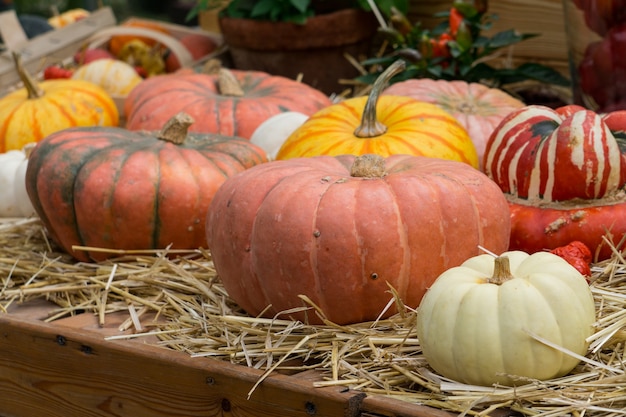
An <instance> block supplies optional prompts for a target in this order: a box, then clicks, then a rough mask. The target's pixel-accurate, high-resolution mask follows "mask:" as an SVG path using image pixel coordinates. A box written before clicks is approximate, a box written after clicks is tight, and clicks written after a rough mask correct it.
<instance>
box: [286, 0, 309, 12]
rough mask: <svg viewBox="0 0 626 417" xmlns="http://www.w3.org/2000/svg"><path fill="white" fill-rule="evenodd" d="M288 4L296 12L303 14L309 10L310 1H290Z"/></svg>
mask: <svg viewBox="0 0 626 417" xmlns="http://www.w3.org/2000/svg"><path fill="white" fill-rule="evenodd" d="M290 3H291V5H292V6H293V7H294V8H295V9H296V10H298V11H299V12H301V13H304V12H306V10H307V9H308V8H309V4H310V3H311V0H291V1H290Z"/></svg>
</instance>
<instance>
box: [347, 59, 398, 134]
mask: <svg viewBox="0 0 626 417" xmlns="http://www.w3.org/2000/svg"><path fill="white" fill-rule="evenodd" d="M404 68H406V63H405V62H404V61H403V60H401V59H398V60H396V61H394V62H393V64H391V65H389V66H388V67H387V69H386V70H385V71H383V73H382V74H380V75H379V76H378V78H377V79H376V81H375V82H374V85H373V86H372V91H371V92H370V94H369V96H368V97H367V101H366V102H365V108H364V110H363V116H362V118H361V124H360V125H359V126H357V128H356V129H355V130H354V135H355V136H356V137H359V138H373V137H376V136H380V135H383V134H384V133H385V132H387V126H385V125H384V124H382V123H380V122H379V121H378V119H377V117H376V104H377V103H378V97H380V94H381V93H382V92H383V90H384V89H385V87H386V86H387V84H388V83H389V80H391V78H392V77H393V76H394V75H396V74H397V73H399V72H401V71H403V70H404Z"/></svg>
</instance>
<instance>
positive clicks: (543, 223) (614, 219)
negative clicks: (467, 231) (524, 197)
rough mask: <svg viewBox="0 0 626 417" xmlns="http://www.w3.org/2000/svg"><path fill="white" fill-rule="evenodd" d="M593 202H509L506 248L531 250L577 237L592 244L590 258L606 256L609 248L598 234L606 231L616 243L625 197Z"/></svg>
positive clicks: (622, 232)
mask: <svg viewBox="0 0 626 417" xmlns="http://www.w3.org/2000/svg"><path fill="white" fill-rule="evenodd" d="M578 203H582V201H579V202H578ZM597 204H598V202H597V201H594V202H593V204H587V205H585V204H579V205H578V206H576V205H572V206H571V207H569V208H568V207H563V206H561V207H554V208H549V207H537V206H532V205H529V204H522V203H520V202H510V210H511V242H510V249H511V250H517V249H519V250H523V251H527V252H529V253H533V252H539V251H543V250H546V249H554V248H558V247H560V246H565V245H567V244H569V243H571V242H572V241H576V240H577V241H580V242H583V243H584V244H585V245H586V246H587V247H589V248H592V250H593V251H594V253H593V256H594V259H596V260H604V259H609V258H610V257H611V256H612V255H613V251H612V249H611V246H610V244H609V243H607V242H605V241H604V240H603V239H602V237H603V236H606V235H607V233H608V234H609V235H608V236H610V237H611V238H612V240H613V244H615V245H617V244H618V243H620V239H622V238H623V237H624V236H626V222H624V221H623V219H625V218H626V201H621V202H619V201H617V202H616V201H613V202H606V203H605V204H604V205H597ZM620 249H623V247H620Z"/></svg>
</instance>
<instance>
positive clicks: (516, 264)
mask: <svg viewBox="0 0 626 417" xmlns="http://www.w3.org/2000/svg"><path fill="white" fill-rule="evenodd" d="M594 322H595V303H594V300H593V296H592V293H591V290H590V289H589V286H588V284H587V281H586V280H585V277H584V276H583V275H581V274H580V273H579V272H578V271H577V270H576V269H575V268H574V267H573V266H571V265H570V264H569V263H567V261H565V260H564V259H563V258H561V257H559V256H557V255H554V254H552V253H548V252H537V253H534V254H532V255H529V254H527V253H525V252H521V251H509V252H505V253H503V254H502V255H500V256H498V257H494V256H491V255H479V256H476V257H473V258H470V259H468V260H467V261H466V262H464V263H463V264H462V265H461V266H459V267H455V268H451V269H449V270H447V271H446V272H444V273H443V274H441V275H440V276H439V277H438V278H437V280H436V281H435V282H434V284H433V285H432V286H431V287H430V288H429V290H428V291H427V292H426V295H425V296H424V298H423V299H422V301H421V303H420V306H419V311H418V318H417V335H418V337H419V340H420V344H421V347H422V350H423V354H424V357H425V358H426V360H427V361H428V363H429V365H430V366H431V367H432V368H433V369H434V370H435V371H437V372H439V373H440V374H441V375H443V376H445V377H447V378H451V379H454V380H456V381H459V382H463V383H467V384H472V385H485V386H489V385H492V384H501V385H507V386H514V385H523V384H525V383H527V382H528V378H532V379H539V380H546V379H551V378H555V377H559V376H563V375H566V374H567V373H569V372H570V371H571V370H572V369H574V367H576V365H577V364H578V363H579V359H578V358H576V357H575V356H573V355H570V354H568V353H565V351H564V350H562V349H561V348H564V349H565V350H566V351H569V352H573V353H575V354H577V355H584V354H585V353H586V352H587V347H588V344H587V341H586V339H587V338H588V337H589V336H590V335H591V334H592V332H593V324H594ZM545 342H548V343H545ZM550 345H552V346H550ZM556 346H558V347H559V348H557V347H556Z"/></svg>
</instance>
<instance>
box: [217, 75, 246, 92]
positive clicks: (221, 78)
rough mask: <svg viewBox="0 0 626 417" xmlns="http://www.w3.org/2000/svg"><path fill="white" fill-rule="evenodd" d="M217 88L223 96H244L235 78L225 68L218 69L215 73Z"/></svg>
mask: <svg viewBox="0 0 626 417" xmlns="http://www.w3.org/2000/svg"><path fill="white" fill-rule="evenodd" d="M217 87H218V89H219V92H220V94H222V95H224V96H234V97H241V96H243V94H244V93H243V89H242V88H241V85H240V84H239V81H237V78H235V76H234V75H233V73H232V72H231V71H229V70H227V69H226V68H220V69H219V72H218V73H217Z"/></svg>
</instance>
